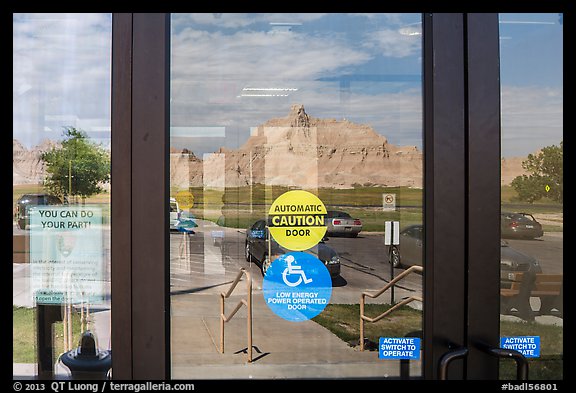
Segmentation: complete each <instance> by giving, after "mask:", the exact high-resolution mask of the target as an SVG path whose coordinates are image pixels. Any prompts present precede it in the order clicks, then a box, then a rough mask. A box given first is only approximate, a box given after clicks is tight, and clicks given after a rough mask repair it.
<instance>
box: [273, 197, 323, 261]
mask: <svg viewBox="0 0 576 393" xmlns="http://www.w3.org/2000/svg"><path fill="white" fill-rule="evenodd" d="M268 216H269V223H268V225H269V228H270V234H272V237H274V240H276V242H277V243H278V244H279V245H280V246H282V247H284V248H286V249H288V250H292V251H303V250H307V249H309V248H311V247H314V246H315V245H316V244H318V243H319V242H320V240H322V238H323V237H324V235H325V234H326V225H325V223H324V217H325V216H326V207H325V206H324V204H323V203H322V201H321V200H320V198H318V197H317V196H316V195H314V194H312V193H310V192H308V191H303V190H292V191H288V192H285V193H284V194H282V195H280V196H279V197H278V198H276V200H275V201H274V203H272V206H270V210H269V211H268Z"/></svg>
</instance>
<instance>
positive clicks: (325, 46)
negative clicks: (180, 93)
mask: <svg viewBox="0 0 576 393" xmlns="http://www.w3.org/2000/svg"><path fill="white" fill-rule="evenodd" d="M172 50H173V52H172V75H173V78H175V79H176V80H178V79H179V78H184V79H198V78H220V79H227V78H230V77H233V78H235V79H240V80H242V79H245V80H247V81H248V80H250V79H253V78H254V76H255V75H256V76H258V77H259V78H260V79H265V78H271V79H274V80H282V79H311V78H317V77H320V76H326V75H327V74H329V73H331V72H333V71H335V70H337V69H340V68H342V67H349V66H355V65H359V64H362V63H364V62H366V61H368V60H369V59H371V58H372V56H373V55H372V54H370V53H369V52H368V51H365V50H359V49H357V48H354V47H351V46H349V45H347V44H345V43H344V42H341V41H339V40H338V39H337V38H333V37H323V36H318V37H314V39H310V37H309V36H307V35H304V34H301V33H297V32H291V33H287V34H273V33H269V32H262V31H239V32H236V33H234V34H231V35H227V34H223V33H222V32H215V33H210V32H206V31H195V30H191V29H185V30H183V31H182V32H181V33H179V34H176V35H173V36H172Z"/></svg>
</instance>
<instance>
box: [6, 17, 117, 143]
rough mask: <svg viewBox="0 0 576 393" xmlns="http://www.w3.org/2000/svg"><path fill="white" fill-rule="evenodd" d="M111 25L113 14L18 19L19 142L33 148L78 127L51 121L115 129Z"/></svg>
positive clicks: (15, 114) (15, 35) (16, 111)
mask: <svg viewBox="0 0 576 393" xmlns="http://www.w3.org/2000/svg"><path fill="white" fill-rule="evenodd" d="M111 25H112V23H111V15H110V14H14V17H13V136H14V138H16V139H19V140H21V142H22V143H24V144H25V145H28V146H32V145H34V144H37V143H39V142H41V141H42V140H43V139H49V138H50V139H57V138H59V137H60V136H61V133H62V127H63V126H68V125H72V126H76V124H53V122H50V121H47V119H48V118H50V116H68V117H70V116H72V115H73V116H76V117H77V118H80V119H82V118H90V119H95V118H96V119H100V123H101V124H100V125H99V126H102V127H106V126H107V127H109V126H110V72H111V40H112V34H111V32H112V27H111ZM45 130H53V131H45ZM86 131H89V130H86Z"/></svg>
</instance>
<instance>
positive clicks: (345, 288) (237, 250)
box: [170, 220, 563, 303]
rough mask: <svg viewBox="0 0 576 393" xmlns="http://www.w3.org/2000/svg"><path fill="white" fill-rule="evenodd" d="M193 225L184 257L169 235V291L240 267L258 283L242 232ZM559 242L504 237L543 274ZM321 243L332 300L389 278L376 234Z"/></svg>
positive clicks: (406, 288)
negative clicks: (334, 262) (332, 263)
mask: <svg viewBox="0 0 576 393" xmlns="http://www.w3.org/2000/svg"><path fill="white" fill-rule="evenodd" d="M198 223H199V225H200V226H199V227H198V228H196V233H195V234H194V235H191V236H189V237H188V242H189V245H190V254H189V258H188V259H186V258H184V259H183V258H181V257H180V251H179V247H181V245H182V241H183V239H184V238H185V235H182V234H180V233H172V234H171V237H170V238H171V267H172V268H171V269H172V271H171V277H172V281H171V282H172V284H173V290H180V291H183V290H186V289H188V290H198V291H201V288H205V289H208V288H211V287H212V286H214V285H220V284H222V283H224V282H226V280H227V281H230V280H233V276H234V275H235V274H236V273H237V272H238V271H239V269H240V268H242V267H244V268H248V269H250V270H251V271H253V277H254V278H255V279H256V287H259V286H261V282H262V275H261V273H260V272H259V268H258V266H253V265H254V264H250V263H249V262H247V261H246V260H245V257H244V239H245V230H243V229H232V228H221V227H218V226H216V225H214V224H213V223H211V222H204V221H202V220H198ZM220 236H223V242H222V243H223V245H222V246H221V247H217V246H214V238H218V237H220ZM562 241H563V237H562V233H551V234H546V235H545V236H543V237H542V238H541V239H538V240H508V242H509V244H510V246H511V247H513V248H515V249H517V250H518V251H520V252H522V253H525V254H528V255H533V256H534V257H536V258H537V259H538V260H539V261H540V263H541V265H542V269H543V271H544V272H547V273H561V272H562V271H563V254H562V251H563V249H562V247H563V245H562ZM326 244H327V245H329V246H330V247H332V248H334V249H335V250H336V251H337V252H338V253H339V255H340V260H341V265H342V269H341V278H339V279H336V280H335V281H334V283H333V285H334V287H333V298H332V302H344V303H357V302H358V299H359V297H360V293H361V292H362V291H365V290H377V289H379V288H381V287H383V286H384V285H386V283H388V282H389V280H390V265H389V264H388V257H387V255H386V254H385V248H384V242H383V237H382V235H381V234H370V233H361V234H360V236H358V237H357V238H343V237H331V238H330V239H329V240H328V241H327V243H326ZM184 260H186V261H187V262H186V263H184V262H183V261H184ZM400 272H402V269H395V272H394V275H395V276H396V275H398V274H399V273H400ZM193 273H203V274H193ZM218 275H220V277H217V276H218ZM223 279H224V281H223ZM218 280H219V281H218ZM399 285H400V287H401V289H402V290H399V291H400V296H409V295H420V294H421V292H422V276H420V275H418V274H413V275H410V276H408V277H407V278H406V279H405V280H403V281H402V282H401V283H399ZM398 298H399V297H397V299H398Z"/></svg>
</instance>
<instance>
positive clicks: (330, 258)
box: [244, 220, 340, 278]
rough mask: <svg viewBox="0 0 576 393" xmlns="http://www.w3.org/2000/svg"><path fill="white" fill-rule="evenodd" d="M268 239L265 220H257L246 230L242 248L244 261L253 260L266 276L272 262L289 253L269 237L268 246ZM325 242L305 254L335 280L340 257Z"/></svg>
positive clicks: (337, 274) (338, 273) (338, 271)
mask: <svg viewBox="0 0 576 393" xmlns="http://www.w3.org/2000/svg"><path fill="white" fill-rule="evenodd" d="M269 237H270V235H269V231H268V228H267V227H266V220H258V221H256V222H255V223H254V224H252V225H251V226H250V227H249V228H248V229H247V230H246V242H245V248H244V250H245V257H246V260H247V261H252V260H254V261H255V262H256V263H257V264H258V265H259V266H260V270H261V271H262V275H264V274H266V270H267V269H268V267H270V264H271V263H272V261H274V260H275V259H276V258H278V257H279V256H280V255H282V254H285V253H287V252H289V250H285V249H284V248H283V247H281V246H280V245H279V244H278V243H277V242H276V241H275V240H274V238H272V237H270V245H268V238H269ZM326 240H328V238H326V237H325V238H324V239H323V240H322V241H321V242H320V243H318V245H317V246H315V247H313V248H311V249H310V250H308V251H306V252H309V253H311V254H314V255H315V256H316V257H317V258H318V259H319V260H321V261H322V262H323V263H324V265H325V266H326V268H327V269H328V271H329V272H330V276H331V277H332V278H335V277H338V276H339V275H340V256H339V255H338V253H337V252H336V251H335V250H334V249H333V248H331V247H329V246H327V245H326V244H325V243H324V242H325V241H326ZM269 255H272V258H270V257H269Z"/></svg>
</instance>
